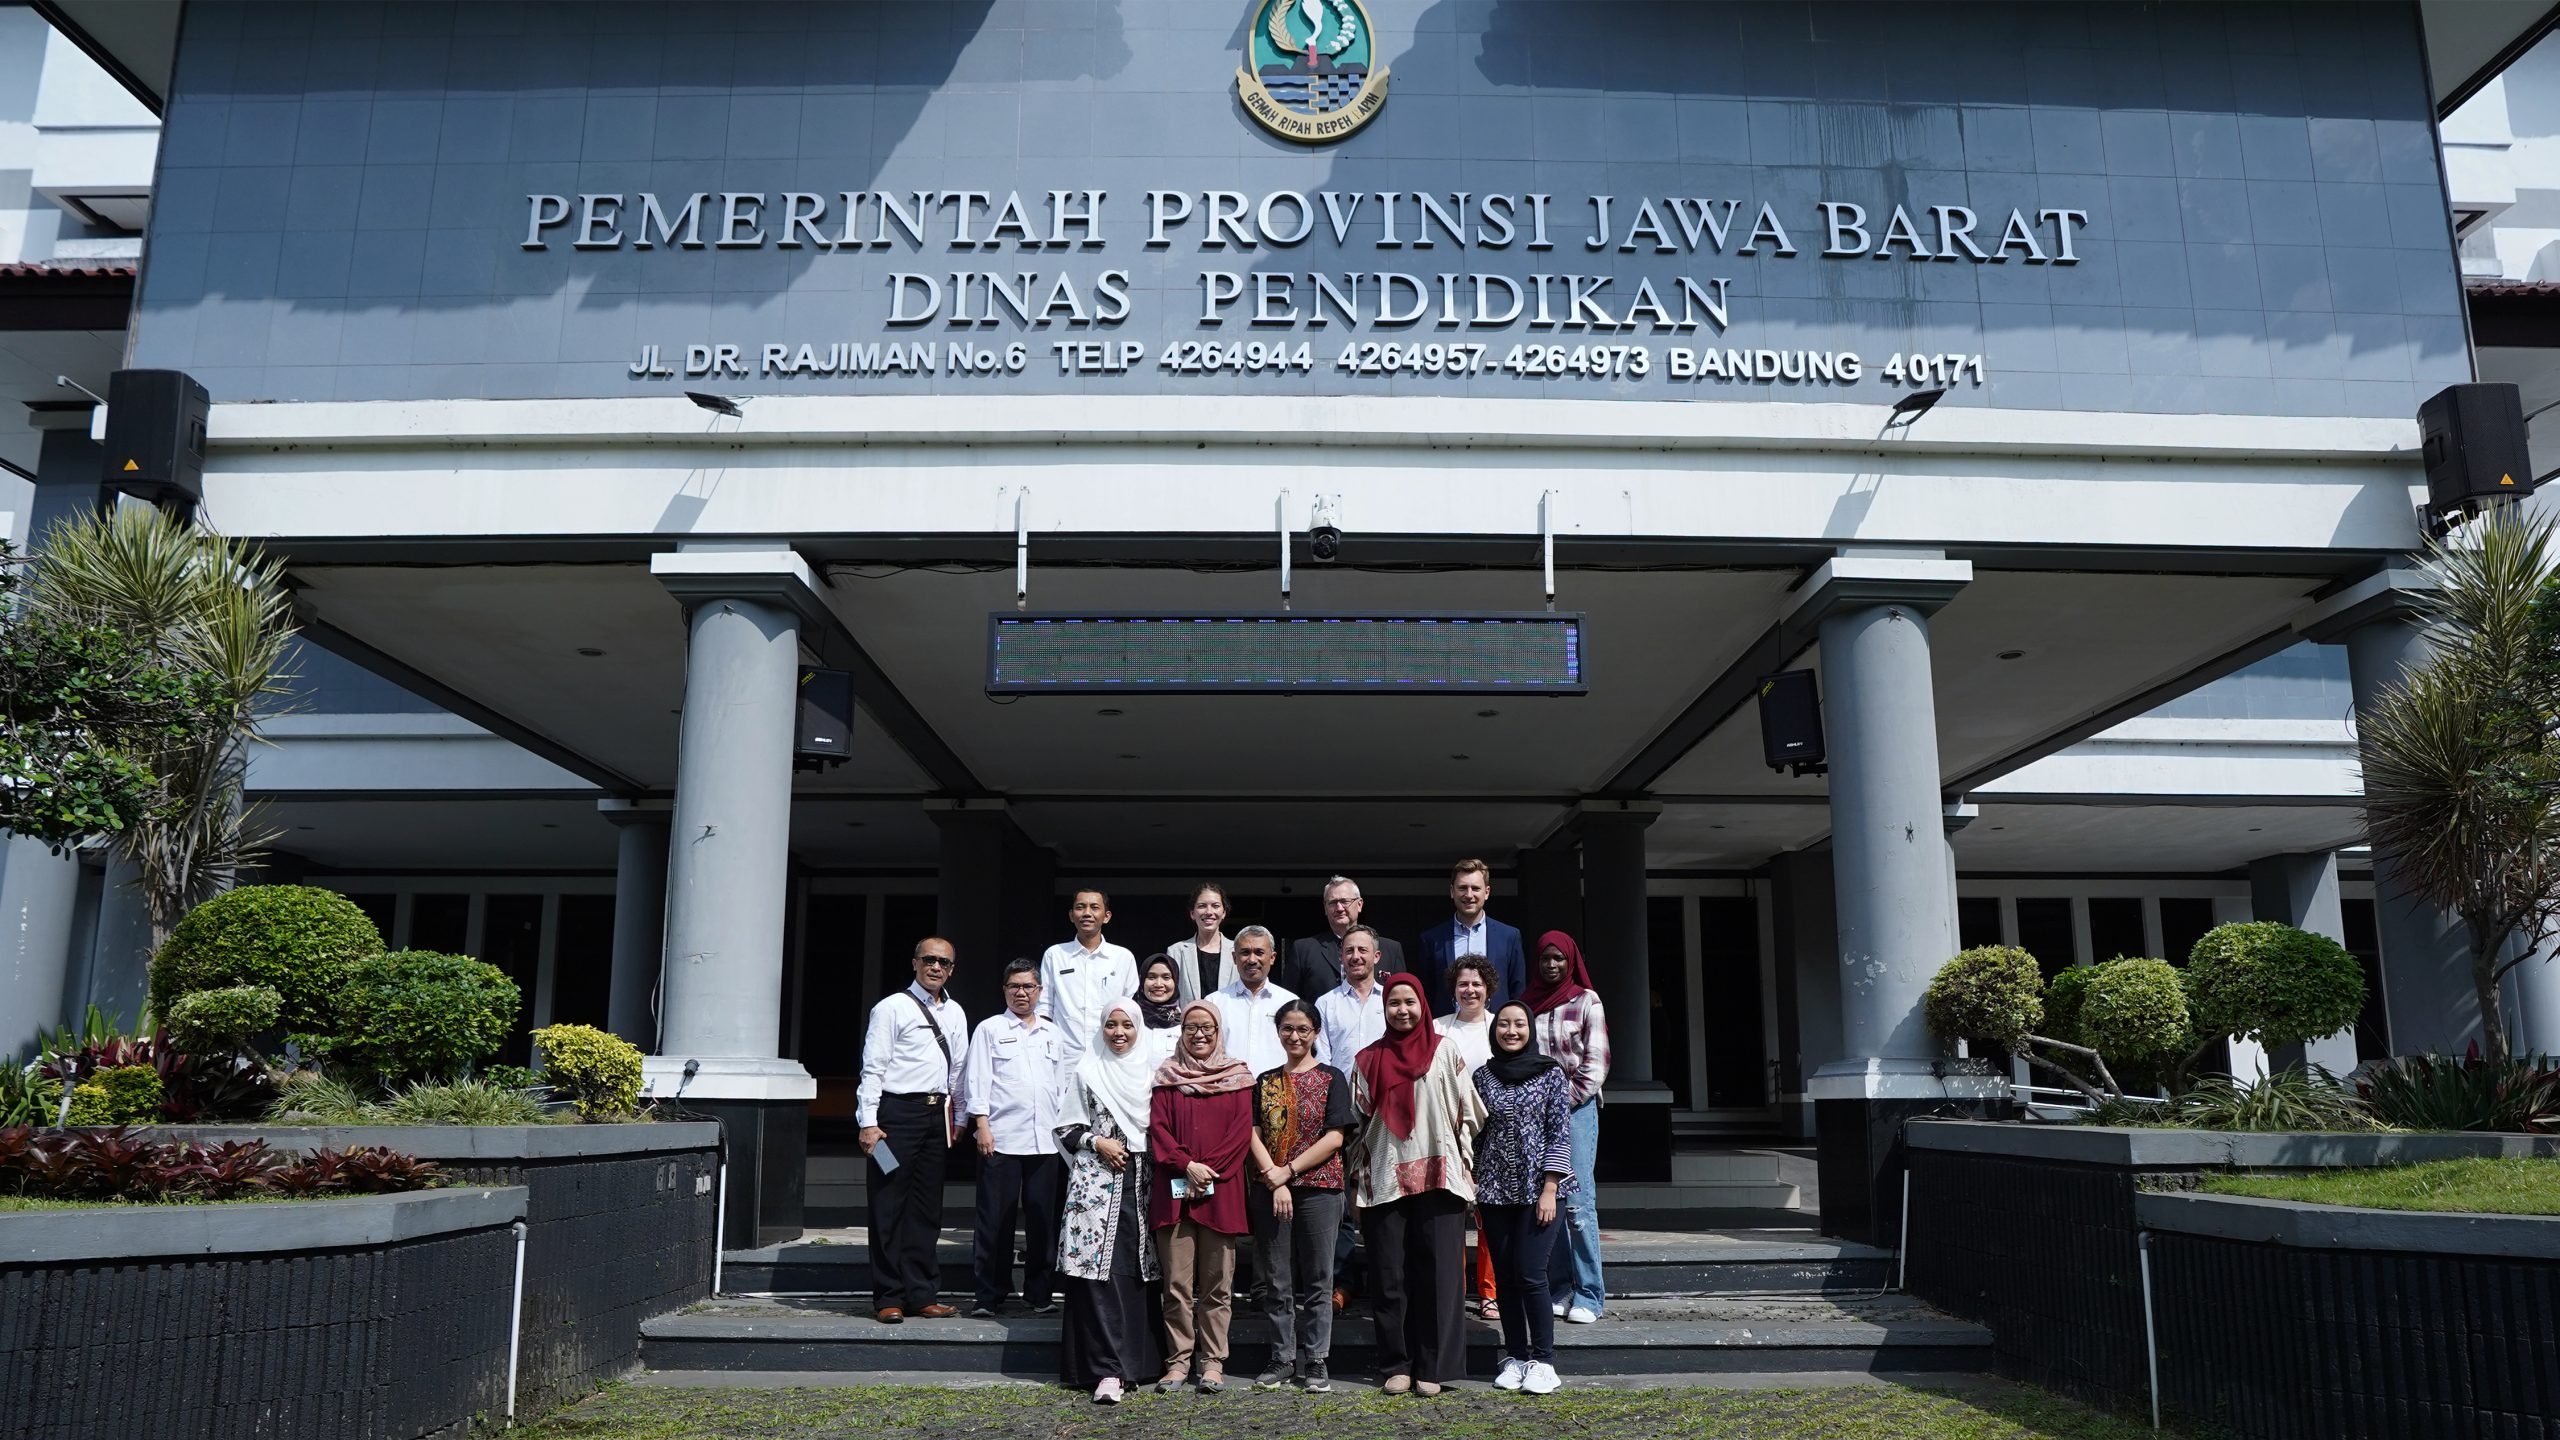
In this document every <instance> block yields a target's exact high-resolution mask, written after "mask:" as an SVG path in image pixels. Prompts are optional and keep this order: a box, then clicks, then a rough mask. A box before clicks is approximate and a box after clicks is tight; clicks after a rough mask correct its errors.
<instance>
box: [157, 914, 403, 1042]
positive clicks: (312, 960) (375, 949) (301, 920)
mask: <svg viewBox="0 0 2560 1440" xmlns="http://www.w3.org/2000/svg"><path fill="white" fill-rule="evenodd" d="M381 953H382V933H381V932H380V931H378V930H376V929H374V928H373V921H372V920H371V919H369V918H368V917H367V916H366V915H365V913H364V912H363V911H362V910H359V909H357V908H356V907H355V905H354V903H353V902H351V901H349V900H348V899H347V897H345V896H344V895H340V894H338V893H337V892H336V891H334V890H322V889H319V888H317V887H315V886H310V885H244V886H242V887H241V888H239V889H237V890H230V891H226V892H224V893H222V894H220V895H216V896H214V897H213V898H212V899H210V900H207V901H206V902H204V903H203V904H201V905H199V906H197V907H196V908H194V909H193V910H190V911H188V912H187V914H186V918H185V919H182V920H180V921H179V922H178V925H177V928H176V929H174V930H172V931H170V932H169V941H168V943H167V944H165V945H163V946H161V947H160V953H159V954H158V955H156V956H154V957H153V958H152V961H151V1013H152V1014H154V1015H158V1016H160V1017H162V1018H163V1019H166V1018H168V1016H169V1015H170V1014H171V1012H172V1011H173V1010H174V1009H175V1008H176V1006H177V1003H178V998H179V997H180V996H182V995H191V994H193V993H195V992H196V991H199V990H228V989H233V988H236V987H240V986H255V985H263V986H265V987H267V988H268V989H270V990H273V991H275V992H276V995H277V997H278V998H279V1000H280V1001H281V1002H282V1010H281V1013H280V1015H279V1019H280V1020H281V1022H282V1023H283V1025H284V1026H285V1028H287V1029H289V1030H313V1031H326V1030H327V1029H329V1028H330V1025H331V1024H332V1023H333V1022H334V1020H335V1018H336V1015H337V1004H338V996H339V992H340V991H341V990H342V989H343V988H344V987H345V985H346V981H347V970H348V967H350V966H352V965H354V964H355V963H356V962H357V961H359V960H369V959H371V958H373V957H374V956H376V955H379V954H381Z"/></svg>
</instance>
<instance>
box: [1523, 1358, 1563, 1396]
mask: <svg viewBox="0 0 2560 1440" xmlns="http://www.w3.org/2000/svg"><path fill="white" fill-rule="evenodd" d="M1563 1383H1564V1381H1563V1380H1562V1379H1560V1378H1558V1376H1557V1375H1556V1367H1554V1366H1553V1365H1549V1364H1547V1363H1546V1362H1545V1361H1543V1360H1541V1361H1539V1362H1538V1363H1537V1364H1535V1365H1532V1366H1530V1367H1529V1374H1528V1377H1527V1378H1526V1379H1524V1380H1522V1381H1521V1382H1520V1388H1521V1389H1523V1390H1525V1391H1527V1392H1528V1393H1530V1394H1532V1395H1553V1394H1554V1393H1556V1387H1557V1386H1559V1385H1562V1384H1563Z"/></svg>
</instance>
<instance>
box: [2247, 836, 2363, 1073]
mask: <svg viewBox="0 0 2560 1440" xmlns="http://www.w3.org/2000/svg"><path fill="white" fill-rule="evenodd" d="M2249 913H2250V915H2251V916H2252V917H2253V918H2256V919H2259V920H2273V921H2275V922H2276V923H2278V924H2280V925H2290V926H2292V927H2294V928H2295V929H2297V930H2308V931H2310V932H2311V933H2312V934H2314V935H2326V936H2328V937H2329V938H2330V939H2332V940H2335V941H2337V942H2338V943H2339V944H2341V945H2343V944H2345V943H2347V925H2346V919H2345V917H2344V914H2343V912H2342V911H2341V910H2340V909H2339V905H2338V854H2337V852H2336V851H2334V850H2314V851H2310V852H2308V853H2305V854H2299V855H2268V856H2264V857H2261V858H2259V859H2256V860H2252V861H2250V862H2249ZM2267 1063H2268V1065H2269V1066H2270V1068H2272V1069H2276V1070H2285V1069H2293V1068H2298V1067H2302V1066H2308V1065H2321V1066H2326V1067H2327V1068H2328V1070H2329V1071H2330V1073H2332V1074H2336V1075H2344V1074H2346V1073H2347V1072H2348V1071H2350V1070H2353V1069H2354V1068H2356V1031H2355V1027H2354V1026H2353V1025H2350V1026H2348V1027H2347V1028H2346V1029H2344V1030H2341V1031H2339V1032H2338V1033H2337V1034H2335V1035H2326V1036H2322V1037H2321V1038H2320V1039H2317V1040H2314V1041H2312V1042H2310V1043H2309V1044H2307V1045H2279V1046H2276V1047H2274V1048H2273V1049H2272V1050H2270V1051H2269V1052H2268V1055H2267Z"/></svg>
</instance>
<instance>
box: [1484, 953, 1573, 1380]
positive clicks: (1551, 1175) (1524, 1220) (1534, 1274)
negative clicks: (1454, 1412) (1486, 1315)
mask: <svg viewBox="0 0 2560 1440" xmlns="http://www.w3.org/2000/svg"><path fill="white" fill-rule="evenodd" d="M1475 1084H1476V1093H1477V1094H1478V1095H1481V1096H1483V1097H1484V1104H1485V1117H1486V1118H1485V1122H1484V1129H1482V1130H1480V1131H1478V1132H1476V1210H1477V1213H1478V1214H1480V1215H1481V1216H1482V1217H1483V1228H1484V1243H1485V1248H1486V1250H1487V1251H1489V1252H1490V1253H1491V1254H1492V1256H1493V1283H1494V1288H1495V1290H1496V1292H1497V1293H1498V1294H1499V1296H1500V1298H1501V1301H1502V1373H1501V1374H1499V1375H1497V1376H1495V1377H1494V1381H1493V1383H1494V1385H1495V1386H1496V1387H1497V1388H1499V1389H1503V1390H1526V1391H1528V1392H1529V1393H1530V1394H1532V1395H1544V1394H1547V1393H1548V1392H1550V1391H1552V1390H1554V1389H1555V1388H1556V1385H1557V1383H1558V1382H1557V1379H1556V1317H1555V1314H1554V1312H1553V1311H1551V1310H1549V1309H1548V1308H1547V1305H1548V1299H1547V1264H1548V1261H1549V1258H1550V1257H1551V1256H1552V1255H1553V1254H1554V1252H1555V1245H1556V1232H1557V1230H1558V1229H1559V1228H1560V1227H1559V1226H1558V1225H1557V1224H1556V1218H1557V1206H1558V1204H1559V1201H1560V1200H1561V1198H1562V1196H1563V1195H1564V1194H1565V1193H1566V1192H1568V1191H1571V1190H1573V1189H1575V1188H1576V1185H1575V1179H1574V1175H1573V1081H1572V1080H1571V1079H1570V1078H1569V1077H1568V1076H1566V1074H1565V1073H1564V1067H1563V1066H1561V1065H1558V1064H1557V1063H1556V1062H1555V1060H1554V1059H1553V1058H1552V1057H1550V1056H1546V1055H1542V1054H1540V1053H1538V1045H1537V1026H1536V1023H1535V1021H1534V1020H1533V1018H1532V1017H1531V1015H1530V1013H1529V1007H1528V1006H1526V1005H1524V1004H1522V1003H1521V1002H1519V1001H1517V1000H1514V1001H1512V1002H1511V1003H1510V1004H1508V1005H1505V1006H1503V1007H1502V1008H1501V1009H1499V1010H1497V1011H1495V1012H1494V1015H1493V1056H1492V1058H1491V1059H1489V1060H1487V1061H1485V1063H1484V1064H1483V1065H1482V1066H1480V1067H1478V1068H1477V1070H1476V1074H1475Z"/></svg>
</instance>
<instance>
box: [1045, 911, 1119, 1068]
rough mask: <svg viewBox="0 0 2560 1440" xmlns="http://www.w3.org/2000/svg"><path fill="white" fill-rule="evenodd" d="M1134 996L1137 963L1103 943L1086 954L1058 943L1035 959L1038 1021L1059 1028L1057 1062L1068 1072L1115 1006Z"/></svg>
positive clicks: (1066, 942) (1071, 943)
mask: <svg viewBox="0 0 2560 1440" xmlns="http://www.w3.org/2000/svg"><path fill="white" fill-rule="evenodd" d="M1137 993H1138V957H1136V956H1134V955H1132V954H1130V953H1129V952H1128V950H1127V949H1125V948H1123V947H1121V946H1118V945H1114V944H1112V943H1111V942H1110V941H1108V940H1105V941H1103V942H1102V943H1101V944H1100V945H1097V946H1095V947H1094V948H1093V949H1091V950H1087V949H1086V948H1084V946H1083V945H1081V944H1079V943H1078V942H1076V941H1074V940H1061V941H1059V942H1058V943H1057V944H1055V945H1052V946H1050V947H1049V949H1048V951H1047V953H1045V954H1043V955H1042V956H1041V957H1040V1018H1042V1019H1044V1020H1055V1021H1057V1022H1058V1041H1059V1044H1058V1062H1059V1063H1060V1064H1061V1065H1063V1066H1065V1067H1066V1068H1067V1070H1069V1071H1073V1070H1074V1069H1075V1066H1076V1062H1077V1061H1079V1060H1081V1059H1083V1058H1084V1052H1085V1051H1086V1050H1088V1049H1090V1048H1092V1045H1093V1029H1094V1027H1095V1026H1097V1025H1099V1024H1101V1023H1102V1011H1103V1008H1104V1007H1105V1006H1108V1005H1109V1004H1110V1003H1111V1002H1112V1001H1114V1000H1122V999H1126V998H1128V997H1129V996H1131V995H1135V994H1137Z"/></svg>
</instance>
